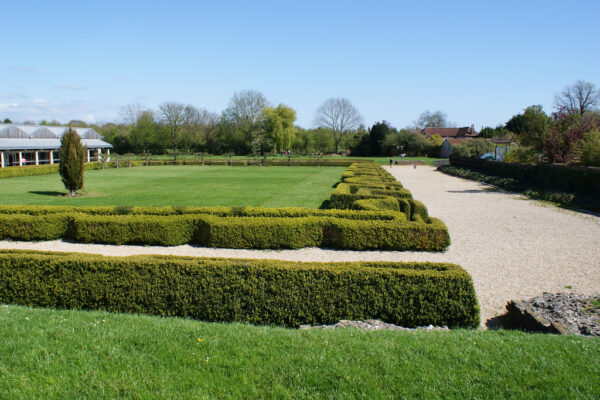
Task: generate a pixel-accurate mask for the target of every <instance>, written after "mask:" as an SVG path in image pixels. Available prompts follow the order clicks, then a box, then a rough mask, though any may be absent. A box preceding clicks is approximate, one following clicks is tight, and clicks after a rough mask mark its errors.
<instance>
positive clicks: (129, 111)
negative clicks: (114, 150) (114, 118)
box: [119, 103, 145, 126]
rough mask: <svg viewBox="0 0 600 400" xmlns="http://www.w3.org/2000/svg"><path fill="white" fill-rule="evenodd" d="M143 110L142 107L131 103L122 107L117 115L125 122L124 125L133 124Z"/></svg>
mask: <svg viewBox="0 0 600 400" xmlns="http://www.w3.org/2000/svg"><path fill="white" fill-rule="evenodd" d="M144 111H145V110H144V107H142V106H141V105H139V104H135V103H133V104H128V105H126V106H124V107H122V108H121V111H120V112H119V115H120V116H121V120H122V121H123V122H125V125H129V126H135V125H136V124H137V122H138V119H139V118H140V116H141V115H142V114H143V113H144Z"/></svg>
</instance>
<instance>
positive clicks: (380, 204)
mask: <svg viewBox="0 0 600 400" xmlns="http://www.w3.org/2000/svg"><path fill="white" fill-rule="evenodd" d="M352 209H353V210H392V211H401V210H400V206H399V204H398V200H397V199H394V198H393V197H385V198H382V199H363V200H356V201H355V202H354V203H352Z"/></svg>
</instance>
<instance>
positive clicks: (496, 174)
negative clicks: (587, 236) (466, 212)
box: [438, 161, 600, 212]
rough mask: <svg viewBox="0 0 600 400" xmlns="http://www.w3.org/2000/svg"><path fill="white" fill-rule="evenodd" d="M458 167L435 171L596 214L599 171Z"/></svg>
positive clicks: (518, 166)
mask: <svg viewBox="0 0 600 400" xmlns="http://www.w3.org/2000/svg"><path fill="white" fill-rule="evenodd" d="M459 165H460V164H458V165H456V164H455V163H454V162H453V165H446V166H442V167H439V168H438V169H439V170H440V171H442V172H444V173H446V174H449V175H453V176H459V177H461V178H466V179H473V180H476V181H479V182H486V183H490V184H492V185H495V186H499V187H501V188H505V189H508V190H512V191H515V192H522V193H524V194H526V195H527V196H529V197H532V198H536V199H540V200H546V201H552V202H555V203H558V204H560V205H562V206H565V207H569V208H575V209H580V208H583V209H586V210H590V211H596V212H598V211H600V187H599V186H600V171H599V170H596V169H591V168H577V167H564V166H559V165H551V164H538V165H530V164H512V163H500V162H491V161H486V162H485V163H484V164H483V166H484V167H480V168H479V170H477V169H474V168H465V167H461V166H459ZM536 178H537V180H536Z"/></svg>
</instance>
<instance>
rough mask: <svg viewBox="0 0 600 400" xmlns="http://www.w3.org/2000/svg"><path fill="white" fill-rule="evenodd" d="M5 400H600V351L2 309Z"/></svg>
mask: <svg viewBox="0 0 600 400" xmlns="http://www.w3.org/2000/svg"><path fill="white" fill-rule="evenodd" d="M0 335H2V340H1V341H0V398H10V399H31V398H45V399H65V398H84V399H85V398H93V399H102V398H131V399H142V398H199V399H216V398H219V399H220V398H236V399H237V398H278V399H304V398H306V399H315V398H318V399H397V398H406V397H408V398H424V399H439V398H447V399H468V398H473V399H474V398H479V399H481V398H488V399H491V398H504V399H506V398H514V399H542V398H543V399H546V398H579V399H594V398H598V397H599V396H600V381H598V380H597V379H596V378H594V376H596V377H597V371H598V368H600V340H599V339H595V338H584V337H574V336H550V335H532V334H523V333H520V332H506V331H498V332H490V331H464V330H457V331H450V332H393V331H381V332H365V331H358V330H354V329H346V330H312V331H299V330H293V329H283V328H273V327H260V326H251V325H243V324H215V323H203V322H198V321H193V320H185V319H177V318H158V317H147V316H136V315H123V314H111V313H106V312H82V311H56V310H51V309H32V308H29V307H19V306H7V305H0Z"/></svg>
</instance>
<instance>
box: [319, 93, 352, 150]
mask: <svg viewBox="0 0 600 400" xmlns="http://www.w3.org/2000/svg"><path fill="white" fill-rule="evenodd" d="M361 124H362V117H361V115H360V113H359V112H358V110H357V109H356V108H355V107H354V106H353V105H352V103H351V102H350V100H348V99H346V98H343V97H342V98H329V99H327V100H325V101H324V102H323V104H321V106H320V107H319V108H318V109H317V111H316V113H315V125H317V127H319V128H325V129H329V131H330V132H331V134H332V136H333V141H334V145H335V153H339V150H340V143H341V141H342V139H343V137H344V136H345V135H346V134H348V133H350V132H353V131H356V130H357V129H358V128H359V127H360V126H361Z"/></svg>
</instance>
